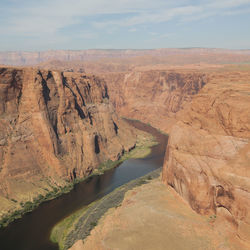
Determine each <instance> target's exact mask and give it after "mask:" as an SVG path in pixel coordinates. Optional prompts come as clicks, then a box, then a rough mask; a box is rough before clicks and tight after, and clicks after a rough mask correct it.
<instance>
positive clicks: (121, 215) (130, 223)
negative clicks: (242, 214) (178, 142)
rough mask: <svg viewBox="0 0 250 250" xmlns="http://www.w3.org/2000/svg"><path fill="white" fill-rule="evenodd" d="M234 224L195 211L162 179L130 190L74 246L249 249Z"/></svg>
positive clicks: (129, 249)
mask: <svg viewBox="0 0 250 250" xmlns="http://www.w3.org/2000/svg"><path fill="white" fill-rule="evenodd" d="M243 244H244V243H243V242H241V241H240V239H238V238H237V236H236V235H235V234H234V230H233V227H232V226H231V225H230V224H228V223H227V222H225V221H221V220H220V218H216V217H215V216H201V215H198V214H197V213H195V212H194V211H193V210H192V209H191V208H190V207H189V206H188V205H187V204H186V203H185V202H184V201H183V200H182V198H180V197H179V196H178V195H177V194H176V193H175V192H174V191H173V190H172V189H171V188H170V187H166V186H164V185H163V184H162V183H161V181H160V179H156V180H152V181H151V182H150V183H148V184H145V185H142V186H140V187H136V188H134V189H133V190H131V191H128V192H127V193H126V195H125V198H124V200H123V203H122V205H121V206H120V207H117V208H112V209H109V210H108V212H107V213H106V214H105V215H104V216H103V217H102V218H101V220H100V221H99V223H98V225H97V226H96V227H95V228H94V229H93V230H92V231H91V235H90V236H88V237H87V238H86V239H85V241H84V242H83V241H81V240H80V241H78V242H76V243H75V244H74V246H73V247H72V248H71V250H83V249H84V250H90V249H91V250H95V249H96V250H102V249H103V250H104V249H105V250H108V249H109V250H111V249H117V250H118V249H119V250H141V249H142V250H149V249H150V250H151V249H154V250H161V249H164V250H168V249H169V250H173V249H178V250H182V249H188V250H189V249H192V250H193V249H202V250H204V249H237V250H239V249H248V248H247V247H246V246H244V245H243Z"/></svg>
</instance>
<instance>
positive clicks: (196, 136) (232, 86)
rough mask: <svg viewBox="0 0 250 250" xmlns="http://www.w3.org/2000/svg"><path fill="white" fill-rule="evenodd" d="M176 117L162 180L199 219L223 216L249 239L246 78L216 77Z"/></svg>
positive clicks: (249, 76) (249, 136)
mask: <svg viewBox="0 0 250 250" xmlns="http://www.w3.org/2000/svg"><path fill="white" fill-rule="evenodd" d="M211 79H212V80H211V81H210V82H209V83H208V84H207V85H206V86H205V87H204V88H203V89H202V90H201V91H200V93H199V94H198V95H196V96H195V97H194V99H193V101H192V102H191V104H190V106H188V107H186V108H185V109H184V110H182V111H180V112H179V113H178V119H179V120H180V121H179V122H178V123H177V124H175V125H174V127H173V128H172V130H171V133H170V138H169V143H168V147H167V152H166V157H165V163H164V167H163V174H162V176H163V177H162V178H163V181H164V183H166V184H168V185H170V186H172V187H173V188H174V189H175V190H176V191H177V192H178V193H179V194H180V195H181V196H182V197H183V198H184V199H185V200H187V201H188V203H189V204H190V206H191V207H192V208H193V209H194V210H195V211H197V212H198V213H201V214H209V213H215V214H217V215H223V216H224V217H226V218H227V219H228V220H229V221H231V222H233V224H234V225H235V227H236V228H238V235H239V237H240V238H241V239H244V240H249V233H250V210H249V207H250V109H249V107H250V85H249V79H250V74H249V72H247V71H246V72H233V73H232V72H222V73H221V74H215V75H213V76H211Z"/></svg>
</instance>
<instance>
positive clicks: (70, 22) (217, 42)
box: [0, 0, 250, 51]
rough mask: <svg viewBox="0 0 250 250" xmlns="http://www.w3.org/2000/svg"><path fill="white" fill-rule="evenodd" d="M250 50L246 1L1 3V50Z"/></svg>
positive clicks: (47, 0) (45, 0) (20, 0)
mask: <svg viewBox="0 0 250 250" xmlns="http://www.w3.org/2000/svg"><path fill="white" fill-rule="evenodd" d="M187 47H207V48H229V49H250V0H39V1H38V0H0V51H19V50H20V51H43V50H58V49H70V50H80V49H153V48H187Z"/></svg>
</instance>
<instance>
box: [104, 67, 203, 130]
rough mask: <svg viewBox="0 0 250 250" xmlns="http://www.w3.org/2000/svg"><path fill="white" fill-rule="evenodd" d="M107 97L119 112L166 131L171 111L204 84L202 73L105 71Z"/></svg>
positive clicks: (181, 106) (170, 122)
mask: <svg viewBox="0 0 250 250" xmlns="http://www.w3.org/2000/svg"><path fill="white" fill-rule="evenodd" d="M104 78H105V80H106V82H107V84H108V87H109V89H110V98H111V101H112V103H113V105H114V107H115V109H116V111H117V112H118V113H119V114H120V115H121V116H125V117H129V118H133V119H139V120H141V121H143V122H145V123H150V124H152V125H153V126H154V127H157V128H160V129H161V130H163V131H169V129H170V127H171V125H172V124H173V123H175V122H176V120H175V114H176V112H177V111H179V110H180V109H182V108H183V107H184V106H185V105H186V104H187V103H188V102H190V101H191V99H192V96H193V95H195V94H197V93H198V91H199V90H200V89H201V88H202V87H203V86H204V85H205V84H206V82H207V77H206V75H205V74H202V73H198V72H195V73H193V72H182V71H180V72H176V71H170V70H169V71H163V70H146V71H135V72H131V73H120V74H118V73H114V74H105V75H104Z"/></svg>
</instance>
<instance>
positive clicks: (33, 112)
mask: <svg viewBox="0 0 250 250" xmlns="http://www.w3.org/2000/svg"><path fill="white" fill-rule="evenodd" d="M135 140H136V138H135V136H134V135H133V132H132V130H131V128H130V127H129V125H128V124H127V123H126V122H124V121H123V120H121V119H119V118H118V117H117V115H116V114H115V113H114V111H113V109H112V107H110V105H109V96H108V92H107V86H106V85H105V83H104V82H103V81H101V80H100V79H99V78H97V77H95V76H86V75H84V74H76V73H74V74H73V73H68V72H67V73H61V72H58V71H45V70H42V71H40V70H36V69H31V68H30V69H28V68H27V69H21V68H20V69H15V68H1V69H0V196H1V197H5V198H6V199H8V200H10V199H11V198H12V199H15V200H17V201H22V200H25V199H26V200H27V199H31V198H32V197H35V196H37V195H38V194H39V193H40V192H41V190H43V192H42V193H44V192H45V191H44V188H47V187H48V186H51V185H52V186H53V185H58V186H64V185H65V181H66V180H72V179H74V178H76V177H83V176H87V175H89V174H90V173H91V172H92V171H93V169H94V168H96V167H97V166H98V165H99V164H100V163H101V162H103V161H106V160H108V159H111V160H117V159H118V158H119V157H120V156H121V154H123V152H124V151H127V150H129V149H130V148H131V147H133V146H134V144H135ZM7 207H8V206H7ZM3 211H4V208H3V209H2V210H1V212H3Z"/></svg>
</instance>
